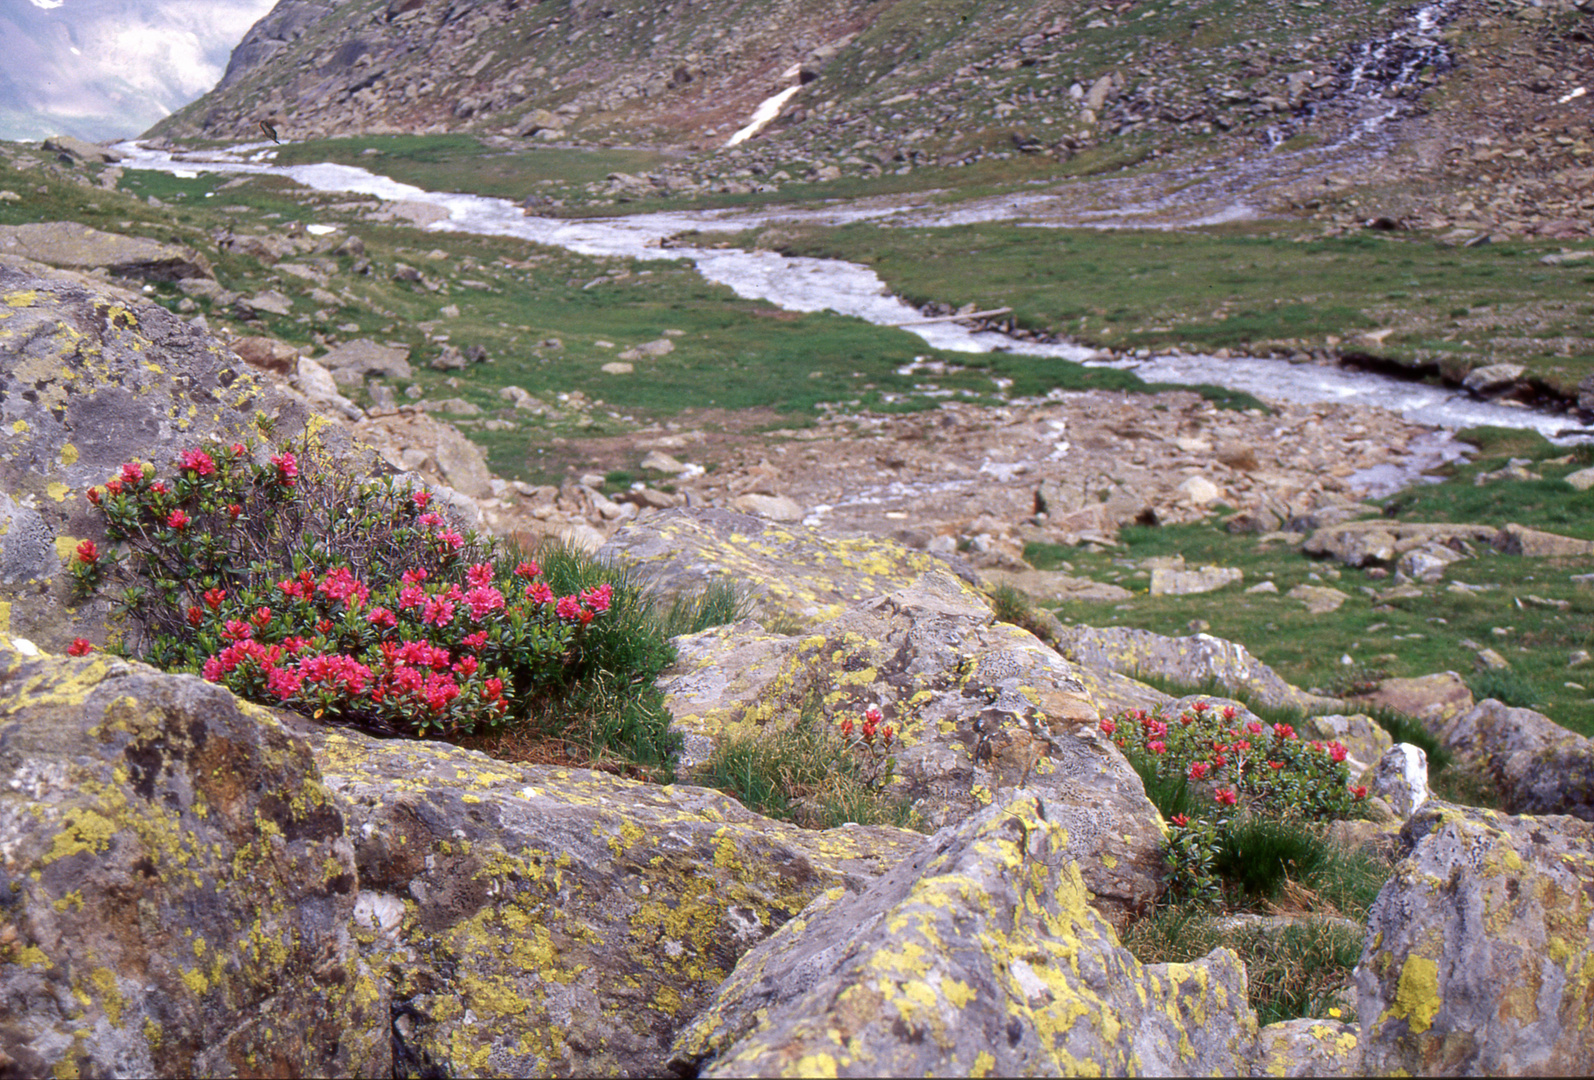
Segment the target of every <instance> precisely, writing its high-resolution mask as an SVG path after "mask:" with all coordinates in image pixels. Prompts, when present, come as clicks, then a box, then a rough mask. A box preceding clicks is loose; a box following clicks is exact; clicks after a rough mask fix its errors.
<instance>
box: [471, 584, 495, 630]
mask: <svg viewBox="0 0 1594 1080" xmlns="http://www.w3.org/2000/svg"><path fill="white" fill-rule="evenodd" d="M465 603H467V604H469V605H470V617H471V618H472V619H473V620H475V621H476V622H481V621H482V620H483V619H485V618H486V617H487V616H488V614H489V613H491V612H494V611H502V610H503V609H504V594H503V593H501V592H499V591H498V590H497V589H495V588H493V587H492V586H490V585H489V586H486V587H483V588H477V589H472V590H471V591H470V592H468V593H466V594H465Z"/></svg>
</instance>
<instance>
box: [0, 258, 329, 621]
mask: <svg viewBox="0 0 1594 1080" xmlns="http://www.w3.org/2000/svg"><path fill="white" fill-rule="evenodd" d="M0 298H3V303H0V420H3V423H0V530H3V537H0V632H4V633H10V634H13V635H20V636H22V637H25V638H28V639H30V640H32V641H34V642H36V643H37V644H39V645H40V646H42V647H43V648H46V649H50V650H54V651H60V650H64V649H65V648H66V646H67V644H68V643H69V642H71V640H72V639H73V638H74V637H78V636H83V637H88V638H91V639H93V640H95V641H103V640H105V635H106V627H105V618H106V615H107V613H108V606H107V605H106V604H105V603H104V602H100V601H96V602H95V603H92V604H85V605H82V606H74V605H73V604H72V603H71V597H70V581H69V578H68V575H67V574H66V573H65V572H64V570H63V568H64V566H65V561H66V560H67V559H69V558H71V557H73V552H74V550H75V549H76V547H77V544H78V542H79V541H80V540H83V539H91V540H96V541H101V540H103V539H104V524H103V522H102V521H101V520H100V518H99V516H98V515H97V514H94V513H92V508H91V507H90V506H89V504H88V503H87V502H86V501H85V500H84V498H83V493H84V491H86V490H87V489H88V488H90V487H93V486H94V485H96V484H102V483H104V482H105V480H106V479H107V478H108V477H110V476H112V475H114V474H115V472H116V470H117V469H119V468H120V467H121V465H122V463H123V462H125V461H131V460H135V459H137V460H149V459H150V457H151V456H152V455H158V456H161V457H162V458H163V464H164V463H165V462H164V456H165V455H166V454H174V453H175V452H176V450H177V448H178V444H179V443H180V442H183V443H198V442H201V441H203V440H206V439H209V438H211V437H212V436H216V437H221V438H227V439H233V438H242V437H247V436H248V435H250V434H251V433H254V432H255V431H256V430H257V429H256V427H255V424H256V419H257V416H259V415H265V416H268V417H271V418H273V419H274V420H275V422H276V430H277V431H278V432H279V433H281V434H283V435H285V436H287V435H292V434H293V433H294V432H295V431H297V430H300V429H301V428H302V427H303V426H304V424H305V423H306V422H307V420H308V418H309V417H310V411H309V409H308V407H307V406H306V404H305V402H304V401H303V399H302V398H297V397H296V395H293V394H291V393H287V392H284V391H282V390H280V389H276V388H274V387H273V386H272V385H271V384H270V383H268V382H267V381H265V380H263V379H261V378H259V377H257V376H256V375H255V374H254V373H252V372H250V371H249V370H248V369H247V368H246V367H245V365H243V364H242V363H241V362H240V361H239V360H238V358H237V357H235V356H234V355H233V354H232V353H231V352H229V351H227V350H226V349H224V348H223V347H222V346H221V345H220V344H218V343H217V342H216V341H215V340H214V339H213V338H211V337H210V336H209V335H207V334H205V333H203V332H202V331H201V330H199V329H197V328H195V327H193V326H191V325H190V324H188V323H186V322H184V321H183V320H182V319H180V318H178V317H177V316H175V315H173V314H171V313H170V312H168V311H166V310H165V309H164V308H160V307H156V306H154V305H147V304H137V305H124V304H121V303H119V302H117V301H115V300H113V299H110V298H108V297H106V296H104V295H103V294H100V293H98V292H93V291H90V290H88V289H85V288H83V287H82V286H80V285H77V284H74V283H70V282H62V281H57V280H46V279H40V278H35V277H29V276H26V275H22V274H18V273H15V272H13V271H10V270H7V269H5V268H3V267H0ZM333 436H334V433H333V432H330V431H329V432H328V433H327V437H328V438H332V437H333Z"/></svg>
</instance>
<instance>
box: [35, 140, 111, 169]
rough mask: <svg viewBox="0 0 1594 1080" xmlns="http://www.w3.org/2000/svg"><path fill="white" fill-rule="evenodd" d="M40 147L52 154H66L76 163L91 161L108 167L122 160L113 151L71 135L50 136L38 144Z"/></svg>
mask: <svg viewBox="0 0 1594 1080" xmlns="http://www.w3.org/2000/svg"><path fill="white" fill-rule="evenodd" d="M40 147H41V149H44V150H48V151H49V152H51V153H54V154H66V155H67V156H69V157H73V158H76V159H77V160H78V161H92V162H96V163H98V164H101V165H110V164H113V163H115V162H118V161H121V160H122V155H121V154H119V153H117V152H116V151H115V150H110V149H107V148H106V147H103V146H100V145H98V144H97V143H91V142H88V141H86V140H83V139H79V138H77V137H76V136H73V135H51V136H50V137H49V138H48V139H45V140H44V142H43V143H41V144H40Z"/></svg>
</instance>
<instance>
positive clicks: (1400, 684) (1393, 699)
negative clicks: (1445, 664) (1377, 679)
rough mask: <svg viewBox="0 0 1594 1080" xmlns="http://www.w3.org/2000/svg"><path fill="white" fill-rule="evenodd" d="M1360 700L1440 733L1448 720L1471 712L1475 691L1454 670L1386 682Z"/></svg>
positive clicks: (1386, 680)
mask: <svg viewBox="0 0 1594 1080" xmlns="http://www.w3.org/2000/svg"><path fill="white" fill-rule="evenodd" d="M1359 700H1361V701H1364V702H1366V703H1367V704H1369V705H1372V706H1375V707H1377V708H1384V709H1389V710H1390V711H1392V712H1398V713H1403V714H1405V715H1406V716H1410V717H1412V718H1413V719H1416V720H1419V721H1421V722H1422V725H1423V727H1425V728H1427V729H1428V730H1429V731H1430V732H1434V733H1437V732H1438V731H1439V729H1440V728H1441V727H1442V726H1443V725H1444V724H1445V722H1446V721H1448V720H1450V719H1452V718H1453V717H1456V716H1459V715H1461V714H1462V713H1465V712H1468V711H1470V710H1471V709H1472V708H1473V707H1474V705H1475V702H1474V701H1473V699H1472V691H1471V690H1469V689H1468V688H1467V684H1466V682H1465V681H1463V680H1462V678H1461V676H1460V675H1458V674H1456V673H1455V672H1454V671H1441V672H1438V673H1436V674H1433V675H1422V676H1419V677H1417V678H1412V679H1385V680H1384V681H1383V683H1382V685H1380V686H1379V688H1378V689H1377V690H1375V691H1373V692H1372V693H1370V694H1366V695H1363V696H1362V697H1361V698H1360V699H1359Z"/></svg>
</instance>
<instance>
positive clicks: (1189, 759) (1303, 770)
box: [1101, 700, 1367, 900]
mask: <svg viewBox="0 0 1594 1080" xmlns="http://www.w3.org/2000/svg"><path fill="white" fill-rule="evenodd" d="M1101 730H1102V732H1103V733H1104V734H1105V735H1107V737H1108V738H1110V739H1112V741H1113V742H1114V743H1115V744H1116V745H1117V746H1118V748H1119V749H1120V750H1122V751H1123V752H1124V754H1125V756H1126V757H1128V758H1129V761H1130V764H1132V765H1133V766H1134V767H1135V771H1136V772H1137V773H1139V774H1140V777H1141V780H1142V781H1143V782H1144V783H1145V786H1146V795H1147V797H1149V798H1150V799H1151V801H1152V802H1153V803H1155V804H1156V805H1157V808H1158V810H1160V811H1161V812H1162V814H1163V815H1164V817H1165V818H1166V819H1167V821H1168V824H1169V829H1168V847H1167V853H1168V862H1169V865H1170V868H1171V869H1172V872H1173V879H1172V881H1171V882H1170V890H1169V891H1170V893H1172V894H1173V895H1174V896H1176V897H1185V898H1194V899H1198V900H1216V899H1217V898H1218V894H1219V887H1218V882H1217V880H1216V876H1215V871H1214V864H1215V862H1216V860H1217V859H1218V858H1219V857H1220V856H1221V855H1222V854H1223V852H1224V848H1225V845H1226V844H1228V843H1229V842H1230V839H1231V837H1232V836H1233V834H1234V830H1235V828H1236V827H1237V826H1239V825H1241V824H1244V823H1246V822H1250V821H1256V820H1258V819H1272V820H1280V821H1287V822H1293V823H1295V824H1296V825H1298V826H1299V827H1300V828H1316V827H1318V826H1320V825H1321V824H1324V823H1326V822H1329V821H1333V820H1335V819H1339V818H1346V817H1354V816H1357V815H1358V814H1360V813H1361V811H1362V808H1363V805H1364V800H1365V799H1366V797H1367V789H1366V788H1365V787H1362V786H1359V785H1358V786H1355V787H1352V786H1351V785H1350V784H1349V778H1348V772H1347V768H1346V765H1345V759H1346V758H1347V756H1348V753H1347V751H1346V749H1345V747H1344V746H1342V745H1340V744H1339V743H1337V742H1322V741H1314V740H1303V739H1301V738H1300V737H1299V736H1298V735H1297V734H1296V731H1295V728H1294V727H1293V726H1291V725H1290V724H1286V723H1272V724H1269V723H1264V722H1263V721H1261V720H1260V719H1258V718H1256V717H1255V716H1252V715H1250V714H1248V713H1244V712H1242V711H1241V710H1239V709H1237V708H1235V707H1234V706H1233V705H1228V704H1220V705H1214V704H1213V703H1211V702H1208V701H1205V700H1197V701H1194V702H1192V703H1191V704H1190V705H1189V706H1188V707H1186V708H1182V709H1179V710H1178V711H1177V712H1171V711H1169V712H1162V713H1157V712H1148V711H1147V710H1144V709H1130V710H1127V711H1125V712H1122V713H1119V714H1118V715H1116V716H1111V717H1104V718H1103V719H1102V720H1101Z"/></svg>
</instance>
